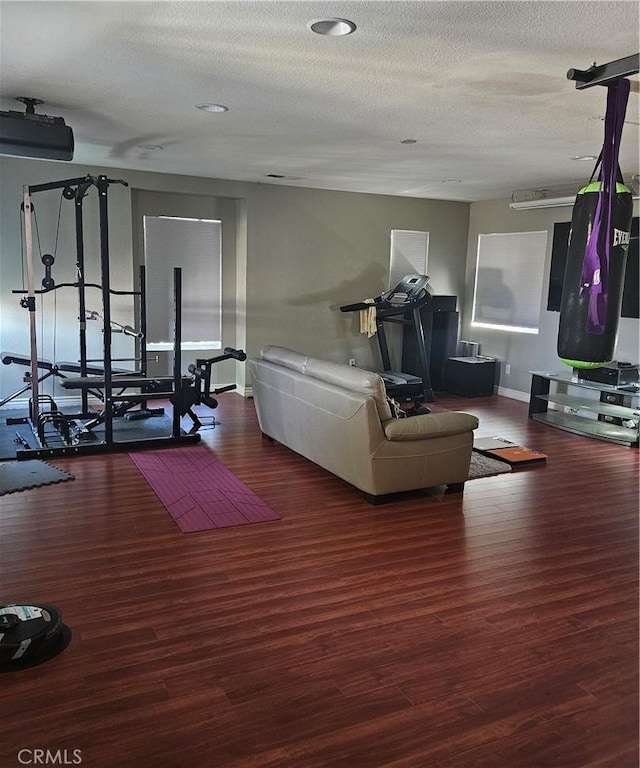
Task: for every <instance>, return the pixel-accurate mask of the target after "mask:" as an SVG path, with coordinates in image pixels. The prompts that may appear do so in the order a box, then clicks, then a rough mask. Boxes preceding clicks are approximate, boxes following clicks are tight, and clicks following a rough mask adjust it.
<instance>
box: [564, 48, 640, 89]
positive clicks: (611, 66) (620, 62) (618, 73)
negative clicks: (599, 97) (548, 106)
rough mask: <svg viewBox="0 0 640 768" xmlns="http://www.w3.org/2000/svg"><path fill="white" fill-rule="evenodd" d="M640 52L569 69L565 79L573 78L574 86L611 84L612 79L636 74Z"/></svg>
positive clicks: (585, 86) (639, 61)
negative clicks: (605, 62)
mask: <svg viewBox="0 0 640 768" xmlns="http://www.w3.org/2000/svg"><path fill="white" fill-rule="evenodd" d="M639 65H640V53H634V54H633V55H631V56H625V58H624V59H616V60H615V61H610V62H609V63H608V64H600V65H599V66H598V65H597V64H596V63H595V62H594V63H593V64H592V65H591V66H590V67H589V69H586V70H583V69H570V70H569V71H568V72H567V79H569V80H575V82H576V88H577V89H578V90H582V89H583V88H591V86H593V85H612V84H613V83H614V81H616V80H619V79H620V78H621V77H627V76H628V75H637V74H638V71H640V66H639Z"/></svg>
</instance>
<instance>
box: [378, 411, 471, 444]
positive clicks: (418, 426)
mask: <svg viewBox="0 0 640 768" xmlns="http://www.w3.org/2000/svg"><path fill="white" fill-rule="evenodd" d="M477 426H478V419H477V418H476V417H475V416H472V415H471V414H469V413H461V412H458V411H444V412H442V413H424V414H420V415H419V416H411V417H410V418H408V419H391V420H390V421H387V422H386V423H385V424H384V433H385V435H386V436H387V439H388V440H424V439H428V438H430V437H447V436H448V435H458V434H462V433H464V432H469V431H470V430H473V429H476V428H477Z"/></svg>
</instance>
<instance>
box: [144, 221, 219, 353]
mask: <svg viewBox="0 0 640 768" xmlns="http://www.w3.org/2000/svg"><path fill="white" fill-rule="evenodd" d="M143 218H144V260H145V268H146V284H147V349H149V350H159V349H172V348H173V337H174V312H173V305H174V300H173V270H174V267H181V269H182V302H181V312H182V344H181V348H182V349H220V348H221V347H222V341H221V339H222V311H221V310H222V279H221V275H222V223H221V222H220V221H215V220H210V219H187V218H178V217H173V216H144V217H143Z"/></svg>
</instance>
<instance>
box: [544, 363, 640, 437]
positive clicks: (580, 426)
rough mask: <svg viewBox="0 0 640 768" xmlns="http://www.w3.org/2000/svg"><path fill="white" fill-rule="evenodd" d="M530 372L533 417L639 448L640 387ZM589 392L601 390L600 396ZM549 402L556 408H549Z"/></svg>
mask: <svg viewBox="0 0 640 768" xmlns="http://www.w3.org/2000/svg"><path fill="white" fill-rule="evenodd" d="M530 373H531V396H530V398H529V418H531V419H534V420H535V421H539V422H540V423H542V424H548V425H549V426H552V427H557V428H558V429H564V430H565V431H567V432H573V433H575V434H578V435H585V436H587V437H593V438H596V439H599V440H608V441H609V442H612V443H619V444H620V445H627V446H633V447H634V448H638V445H639V441H638V436H639V426H638V425H639V424H640V391H639V390H637V389H636V390H635V391H629V388H628V387H614V386H611V385H610V384H600V383H598V382H597V381H582V380H580V379H578V378H577V377H576V376H574V375H571V374H569V373H557V372H554V371H530ZM552 384H553V385H554V386H553V387H552ZM589 393H593V395H595V394H596V393H597V394H598V398H596V397H595V396H591V397H589ZM549 404H552V405H554V406H556V408H555V409H552V410H549Z"/></svg>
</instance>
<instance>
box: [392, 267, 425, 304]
mask: <svg viewBox="0 0 640 768" xmlns="http://www.w3.org/2000/svg"><path fill="white" fill-rule="evenodd" d="M429 279H430V278H429V277H427V275H405V276H404V277H403V278H402V280H401V281H400V282H399V283H398V285H396V287H395V288H393V289H392V290H391V291H387V292H386V293H384V294H383V296H382V298H383V300H384V301H385V302H386V303H387V304H391V305H392V306H394V307H401V306H405V305H407V304H415V303H416V302H418V301H422V300H423V299H424V298H425V297H426V295H427V294H428V293H429V292H428V290H427V285H428V283H429Z"/></svg>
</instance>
